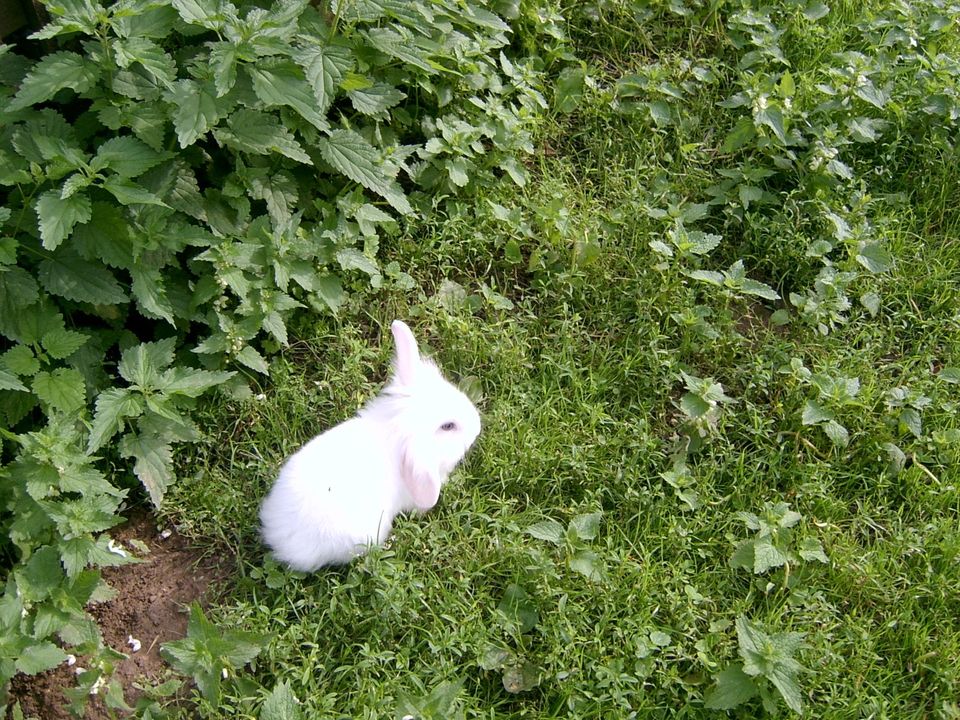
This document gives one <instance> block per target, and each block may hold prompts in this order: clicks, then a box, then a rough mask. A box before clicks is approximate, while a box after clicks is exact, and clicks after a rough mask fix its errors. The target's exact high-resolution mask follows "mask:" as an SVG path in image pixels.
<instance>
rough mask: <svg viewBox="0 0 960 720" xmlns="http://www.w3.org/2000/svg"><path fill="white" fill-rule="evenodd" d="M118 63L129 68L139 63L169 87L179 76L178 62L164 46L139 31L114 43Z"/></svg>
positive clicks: (161, 83)
mask: <svg viewBox="0 0 960 720" xmlns="http://www.w3.org/2000/svg"><path fill="white" fill-rule="evenodd" d="M113 51H114V57H115V58H116V62H117V65H119V66H120V67H121V68H128V67H130V66H131V65H133V64H134V63H139V64H140V66H141V67H143V69H144V70H146V71H147V73H148V74H150V75H151V76H152V77H153V79H154V80H156V81H157V83H158V84H159V85H163V86H164V87H169V86H170V84H171V83H173V81H174V80H176V78H177V64H176V62H174V60H173V58H172V57H171V56H170V55H168V54H167V53H166V52H165V51H164V50H163V48H161V47H160V46H159V45H157V44H156V43H155V42H153V40H150V39H149V38H147V37H144V36H143V35H142V33H140V32H138V33H137V34H135V35H128V36H127V37H124V38H118V39H117V40H116V41H114V43H113Z"/></svg>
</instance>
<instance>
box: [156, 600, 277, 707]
mask: <svg viewBox="0 0 960 720" xmlns="http://www.w3.org/2000/svg"><path fill="white" fill-rule="evenodd" d="M265 641H266V638H265V637H263V636H262V635H258V634H257V633H252V632H245V631H243V630H231V629H220V628H218V627H217V626H216V625H214V624H213V623H212V622H210V621H209V620H208V619H207V618H206V616H205V615H204V614H203V610H201V609H200V606H199V605H198V604H197V603H193V604H192V605H191V606H190V618H189V620H188V621H187V636H186V637H185V638H183V639H182V640H174V641H172V642H168V643H164V644H163V645H162V646H161V648H160V650H161V654H162V655H163V657H164V658H165V659H166V660H167V661H168V662H169V663H170V664H171V665H172V666H173V668H174V669H175V670H177V671H178V672H181V673H183V674H184V675H186V676H188V677H192V678H193V680H194V682H196V683H197V688H198V689H199V690H200V692H201V693H202V694H203V696H204V697H206V698H207V699H208V700H210V701H216V700H217V699H218V698H219V696H220V692H221V687H220V686H221V683H222V682H223V681H224V680H230V679H231V678H233V677H235V676H236V673H237V671H238V670H239V669H241V668H242V667H243V666H244V665H247V664H249V663H251V662H253V661H254V659H256V657H257V656H258V655H259V654H260V652H261V651H262V650H263V646H264V643H265ZM278 702H279V701H278Z"/></svg>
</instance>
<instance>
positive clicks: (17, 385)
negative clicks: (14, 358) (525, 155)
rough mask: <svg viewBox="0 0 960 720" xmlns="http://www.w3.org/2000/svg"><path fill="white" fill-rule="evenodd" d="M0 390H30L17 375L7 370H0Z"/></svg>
mask: <svg viewBox="0 0 960 720" xmlns="http://www.w3.org/2000/svg"><path fill="white" fill-rule="evenodd" d="M38 367H39V363H38ZM0 390H19V391H20V392H30V390H29V389H28V388H27V386H26V385H24V384H23V383H22V382H21V381H20V379H19V378H18V377H17V376H16V375H11V374H10V373H8V372H7V371H6V370H0Z"/></svg>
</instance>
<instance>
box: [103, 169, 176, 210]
mask: <svg viewBox="0 0 960 720" xmlns="http://www.w3.org/2000/svg"><path fill="white" fill-rule="evenodd" d="M102 187H103V189H104V190H106V191H108V192H109V193H110V194H111V195H113V196H114V197H115V198H116V199H117V201H118V202H119V203H120V204H121V205H162V206H163V207H166V206H167V205H166V203H165V202H163V200H161V199H160V198H158V197H157V196H156V195H154V194H153V193H152V192H150V191H149V190H147V189H146V188H145V187H143V186H142V185H138V184H137V183H135V182H133V180H129V179H127V178H125V177H122V176H120V175H111V176H110V177H108V178H107V179H106V180H104V181H103V184H102Z"/></svg>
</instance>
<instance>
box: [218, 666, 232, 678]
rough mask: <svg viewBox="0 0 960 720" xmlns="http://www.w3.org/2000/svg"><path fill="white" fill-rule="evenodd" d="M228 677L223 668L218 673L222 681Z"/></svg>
mask: <svg viewBox="0 0 960 720" xmlns="http://www.w3.org/2000/svg"><path fill="white" fill-rule="evenodd" d="M229 675H230V673H228V672H227V669H226V668H223V670H221V671H220V677H222V678H223V679H224V680H226V679H227V677H229Z"/></svg>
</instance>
